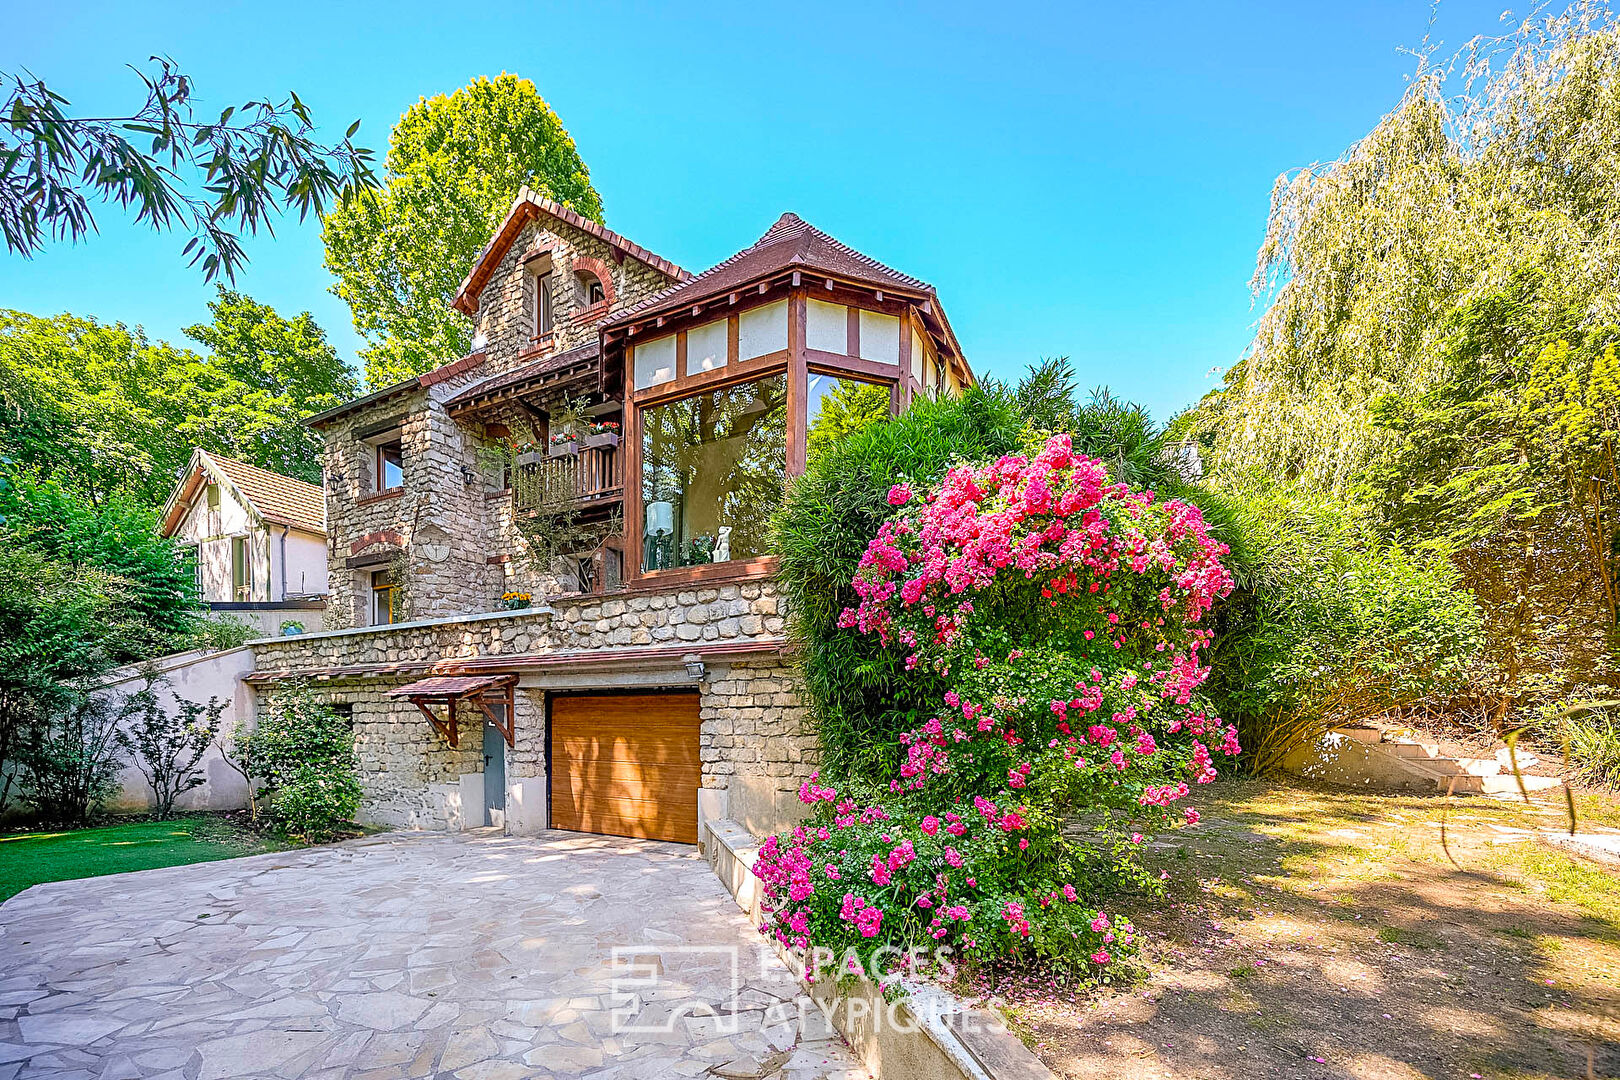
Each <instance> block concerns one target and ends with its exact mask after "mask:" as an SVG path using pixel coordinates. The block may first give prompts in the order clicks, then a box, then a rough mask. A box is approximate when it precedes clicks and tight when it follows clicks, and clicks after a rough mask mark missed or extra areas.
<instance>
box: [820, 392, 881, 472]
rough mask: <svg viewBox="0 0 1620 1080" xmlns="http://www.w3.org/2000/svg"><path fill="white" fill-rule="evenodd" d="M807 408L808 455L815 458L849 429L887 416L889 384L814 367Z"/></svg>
mask: <svg viewBox="0 0 1620 1080" xmlns="http://www.w3.org/2000/svg"><path fill="white" fill-rule="evenodd" d="M805 408H806V413H805V420H806V423H805V426H804V431H805V440H804V441H805V457H806V459H807V460H809V461H814V460H816V458H817V456H819V455H820V453H821V451H823V450H825V449H826V448H827V447H828V446H830V445H832V444H833V443H834V442H836V441H837V440H838V439H840V438H842V437H843V436H845V435H848V434H849V433H850V432H852V431H859V430H861V429H862V428H864V427H870V426H871V425H872V424H875V423H877V422H878V421H880V420H887V419H888V418H889V386H888V384H887V383H868V382H857V381H856V380H854V379H840V378H839V377H838V376H836V375H817V374H816V373H815V372H813V371H812V372H811V373H810V383H809V394H808V395H807V396H806V398H805Z"/></svg>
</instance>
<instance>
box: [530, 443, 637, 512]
mask: <svg viewBox="0 0 1620 1080" xmlns="http://www.w3.org/2000/svg"><path fill="white" fill-rule="evenodd" d="M623 468H624V455H623V454H622V453H621V452H620V449H619V448H618V447H616V446H598V447H591V448H587V449H581V450H580V451H579V453H577V454H569V455H567V456H564V457H556V458H549V459H547V460H545V461H541V462H539V463H537V464H534V465H519V466H518V467H517V468H515V469H513V470H512V506H513V507H514V508H515V509H517V510H520V511H522V510H534V509H537V508H539V507H540V506H542V505H544V504H546V503H550V502H554V501H556V500H559V499H562V498H568V499H572V500H573V501H574V502H575V503H576V504H578V505H579V506H580V508H581V509H589V508H594V507H601V508H602V509H603V511H604V512H606V511H607V510H609V509H610V508H611V507H612V506H614V505H615V504H617V503H618V502H619V501H620V500H621V499H623V498H624V475H623Z"/></svg>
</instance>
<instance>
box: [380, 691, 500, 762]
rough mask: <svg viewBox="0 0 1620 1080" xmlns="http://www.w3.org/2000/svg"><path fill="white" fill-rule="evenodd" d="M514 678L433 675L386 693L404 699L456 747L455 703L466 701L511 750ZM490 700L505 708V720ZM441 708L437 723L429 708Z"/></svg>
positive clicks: (458, 743) (435, 714) (457, 740)
mask: <svg viewBox="0 0 1620 1080" xmlns="http://www.w3.org/2000/svg"><path fill="white" fill-rule="evenodd" d="M517 678H518V677H517V676H516V675H515V674H509V675H433V676H429V677H428V678H426V679H417V680H416V681H415V682H413V683H406V684H405V685H404V686H396V687H395V688H394V689H392V690H390V691H388V696H389V697H396V698H404V699H405V700H407V701H409V702H410V703H411V704H412V705H415V706H416V707H417V708H418V709H420V710H422V715H423V716H425V717H427V719H428V723H430V724H432V725H433V728H434V730H435V731H437V732H438V733H439V734H440V735H443V736H444V738H445V741H446V742H448V743H449V744H450V745H451V746H453V747H454V746H460V745H461V742H460V739H459V737H458V731H457V725H456V703H457V702H459V701H470V702H472V704H474V705H476V706H477V707H478V708H479V709H480V710H481V711H482V712H483V714H484V716H485V717H486V718H488V720H489V722H490V723H491V724H493V725H494V727H495V730H497V731H499V732H500V733H501V735H502V736H504V737H505V739H506V745H507V746H513V745H514V743H513V741H512V732H513V715H512V714H513V711H514V709H513V706H514V705H515V702H514V701H513V698H514V696H515V695H514V693H513V688H514V687H515V686H516V685H517ZM491 699H493V702H494V704H498V705H505V706H506V709H505V716H504V717H499V716H497V715H496V714H495V710H494V709H492V708H490V704H491ZM434 705H443V706H444V719H443V720H441V719H439V717H438V714H437V713H435V712H434V711H433V709H432V708H431V706H434Z"/></svg>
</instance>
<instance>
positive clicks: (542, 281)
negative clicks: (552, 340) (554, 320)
mask: <svg viewBox="0 0 1620 1080" xmlns="http://www.w3.org/2000/svg"><path fill="white" fill-rule="evenodd" d="M550 334H551V275H550V274H547V275H546V276H544V277H536V278H535V279H534V336H535V337H537V338H543V337H547V336H549V335H550Z"/></svg>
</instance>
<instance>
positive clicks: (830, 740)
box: [771, 385, 1025, 779]
mask: <svg viewBox="0 0 1620 1080" xmlns="http://www.w3.org/2000/svg"><path fill="white" fill-rule="evenodd" d="M1024 435H1025V423H1024V419H1023V417H1022V416H1021V415H1020V413H1019V411H1018V408H1017V403H1016V400H1015V398H1014V396H1013V394H1012V392H1011V391H1009V390H1008V389H1006V388H1005V387H1001V386H998V385H990V386H986V387H975V388H971V389H969V390H967V391H965V392H964V393H963V394H962V395H961V396H960V397H947V398H943V399H941V400H939V401H917V402H916V403H914V404H913V405H912V407H911V408H910V409H908V410H907V411H906V412H905V413H904V414H903V415H901V416H899V417H896V418H895V419H893V420H890V421H887V422H885V423H877V424H873V425H871V426H869V427H865V428H861V429H859V430H857V431H855V432H853V433H852V434H850V435H849V436H848V437H846V438H844V439H843V440H842V441H840V442H838V443H835V444H833V445H830V446H828V447H827V448H826V449H825V450H823V452H822V453H821V454H820V455H818V456H817V457H816V458H814V459H812V460H810V461H809V464H808V468H807V469H806V471H805V474H804V476H802V477H800V478H799V479H798V480H797V481H796V482H795V483H794V484H793V485H792V486H791V487H790V489H789V490H788V493H787V497H786V498H785V500H784V501H783V503H782V507H781V510H780V511H779V512H778V513H777V516H776V519H775V521H774V522H773V525H772V540H771V550H772V551H774V552H776V554H777V555H778V556H779V558H780V560H781V571H780V574H779V577H778V581H779V583H780V588H781V589H782V593H783V595H784V597H785V598H786V599H787V602H788V608H789V611H790V612H791V613H792V632H793V635H794V637H795V638H796V639H797V640H798V641H799V642H800V643H802V644H803V646H804V648H805V655H804V675H805V680H806V683H807V684H808V690H809V695H810V700H811V703H812V712H811V715H812V720H813V723H814V724H815V725H816V727H817V729H818V732H819V735H820V737H821V745H822V752H823V767H824V769H825V771H826V772H827V773H828V775H831V776H851V775H856V776H866V777H869V778H873V779H887V778H888V777H889V776H890V774H891V773H892V770H893V768H894V761H893V754H892V748H893V746H894V740H895V739H896V738H897V737H898V735H899V734H900V732H902V731H907V730H910V729H912V728H914V727H916V726H917V725H918V724H920V723H922V722H923V721H925V720H926V719H927V718H928V717H929V716H931V715H932V714H933V710H934V709H935V708H937V705H938V701H939V697H940V694H941V693H942V692H943V689H944V688H943V686H942V685H941V684H940V683H939V680H938V679H937V678H936V677H934V676H932V675H929V674H925V673H923V672H907V671H905V669H904V666H903V663H902V660H901V658H900V657H898V656H897V655H895V654H894V653H893V652H892V651H891V650H887V649H883V648H882V647H880V646H879V645H878V644H877V642H876V640H875V639H873V638H869V637H864V636H862V635H859V634H856V633H854V632H853V631H850V630H840V629H839V628H838V616H839V613H840V612H842V611H843V610H844V609H845V608H846V607H851V606H853V605H854V604H855V603H856V602H857V599H856V596H855V593H854V591H853V588H852V586H851V582H852V581H853V580H854V577H855V570H856V568H857V567H858V566H859V564H860V560H861V555H862V554H863V553H864V552H865V551H866V544H867V541H868V540H870V539H871V538H872V536H874V535H875V534H876V533H877V529H878V526H879V525H880V524H881V523H882V522H883V521H884V520H885V519H887V518H888V517H889V515H890V513H891V512H892V510H893V508H892V507H890V506H889V504H888V501H887V500H888V493H889V489H890V488H891V487H893V486H894V484H895V483H896V482H897V481H899V480H900V479H901V478H907V479H910V480H911V481H913V482H914V483H917V484H920V485H926V484H931V483H934V482H936V481H938V480H939V479H940V478H941V477H942V476H944V475H945V471H946V470H947V469H948V468H949V467H950V466H951V465H952V464H953V463H955V462H958V461H963V460H982V459H985V458H990V459H993V458H996V457H998V456H1000V455H1001V454H1004V453H1008V452H1010V451H1012V450H1016V449H1018V448H1019V447H1020V446H1021V445H1022V443H1023V438H1024Z"/></svg>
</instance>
